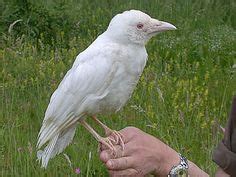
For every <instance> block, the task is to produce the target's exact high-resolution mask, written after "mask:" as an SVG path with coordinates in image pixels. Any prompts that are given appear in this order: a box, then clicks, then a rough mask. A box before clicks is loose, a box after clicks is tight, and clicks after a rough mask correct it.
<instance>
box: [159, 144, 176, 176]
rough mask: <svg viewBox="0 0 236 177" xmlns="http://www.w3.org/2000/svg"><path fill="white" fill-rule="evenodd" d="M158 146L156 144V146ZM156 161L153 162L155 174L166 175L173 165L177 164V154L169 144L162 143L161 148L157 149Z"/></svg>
mask: <svg viewBox="0 0 236 177" xmlns="http://www.w3.org/2000/svg"><path fill="white" fill-rule="evenodd" d="M157 147H158V146H157ZM158 151H159V153H157V154H156V155H157V156H158V157H157V159H158V162H157V163H156V164H155V165H156V168H155V174H156V175H159V176H167V175H168V174H169V172H170V171H171V169H172V167H173V166H174V165H177V164H179V162H180V158H179V154H178V153H177V152H176V151H175V150H174V149H172V148H170V147H169V146H167V145H166V144H164V143H163V146H162V148H160V149H158Z"/></svg>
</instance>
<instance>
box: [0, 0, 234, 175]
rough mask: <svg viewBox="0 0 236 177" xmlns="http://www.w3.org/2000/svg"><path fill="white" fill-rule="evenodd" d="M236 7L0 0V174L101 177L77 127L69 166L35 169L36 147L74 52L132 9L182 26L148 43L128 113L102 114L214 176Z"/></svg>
mask: <svg viewBox="0 0 236 177" xmlns="http://www.w3.org/2000/svg"><path fill="white" fill-rule="evenodd" d="M235 7H236V6H235V2H234V1H232V0H224V1H220V0H201V1H195V0H182V1H177V0H176V1H173V0H166V1H161V0H155V1H154V0H153V1H144V0H143V1H141V0H133V1H124V0H114V1H109V0H103V1H98V0H79V1H72V0H70V1H60V2H56V1H52V0H49V1H33V0H32V1H29V0H24V1H17V0H15V1H13V0H12V1H3V0H0V32H1V36H0V71H1V74H0V80H1V83H0V91H1V92H0V93H1V98H2V99H1V103H0V104H1V107H0V136H1V138H0V158H1V159H0V174H1V176H86V175H88V176H107V172H106V170H105V167H104V166H103V165H102V163H101V162H100V161H99V158H98V155H97V143H96V141H95V140H94V139H93V137H92V136H91V135H90V134H89V133H88V132H87V131H86V130H84V129H83V127H81V126H79V127H78V130H77V134H76V137H75V138H74V141H73V143H72V144H71V145H70V146H69V147H68V148H67V149H66V151H65V153H66V154H67V155H68V157H69V158H70V160H71V162H72V164H71V166H70V165H69V163H68V161H67V160H66V158H65V156H64V155H63V154H61V155H59V156H57V157H56V158H54V159H53V160H51V161H50V162H49V167H48V169H47V170H43V169H41V168H40V166H39V164H38V163H37V162H36V149H35V144H36V141H37V134H38V131H39V128H40V126H41V122H42V119H43V116H44V111H45V109H46V107H47V104H48V101H49V98H50V96H51V94H52V93H53V91H54V90H55V89H56V87H57V85H58V84H59V83H60V81H61V79H62V78H63V76H64V75H65V73H66V71H67V70H68V69H69V68H70V67H71V65H72V63H73V61H74V59H75V57H76V55H77V54H78V53H79V52H81V51H82V50H84V49H85V48H86V47H87V46H88V45H89V44H90V43H91V42H92V41H93V40H94V39H95V38H96V37H97V35H98V34H100V33H102V32H103V31H104V30H105V29H106V27H107V25H108V23H109V20H110V19H111V18H112V16H114V15H115V14H116V13H119V12H122V11H124V10H127V9H131V8H134V9H140V10H142V11H145V12H147V13H148V14H150V15H151V16H153V17H157V18H158V19H162V20H166V21H169V22H172V23H173V24H175V25H176V26H177V27H178V30H177V31H173V32H167V33H164V34H161V35H159V36H157V37H155V38H154V39H152V40H151V41H150V42H149V43H148V45H147V50H148V53H149V60H148V63H147V66H146V68H145V71H144V74H143V75H142V77H141V80H140V82H139V84H138V88H137V89H136V90H135V93H134V94H133V96H132V98H131V100H130V101H129V103H128V105H127V106H126V107H125V108H124V110H122V111H121V112H120V113H118V114H114V115H110V116H104V115H100V116H99V117H101V120H102V121H103V122H105V123H106V124H107V125H108V126H110V127H112V128H114V129H117V130H119V129H121V128H123V127H125V126H128V125H132V126H136V127H139V128H140V129H142V130H144V131H146V132H148V133H150V134H153V135H154V136H156V137H159V138H160V139H162V140H163V141H164V142H166V143H167V144H169V145H170V146H172V147H173V148H175V149H176V150H177V151H180V152H182V153H183V154H184V155H186V156H187V157H188V158H189V159H190V160H192V161H194V162H195V163H196V164H197V165H199V166H200V167H201V168H202V169H204V170H206V171H207V172H208V173H210V174H213V173H214V170H215V168H216V166H215V164H214V163H213V162H212V161H211V153H212V150H213V149H214V147H215V146H216V144H217V142H219V140H220V138H222V133H221V132H220V129H219V125H222V126H224V125H225V122H226V119H227V114H228V111H229V108H230V104H231V99H232V96H233V95H234V94H236V92H235V91H236V84H235V83H236V68H235V64H236V61H235V59H236V51H235V46H236V31H235V26H236V24H235V21H234V20H233V19H235V13H233V12H234V11H235ZM19 19H22V21H18V22H16V20H19ZM14 22H16V23H15V24H14ZM11 24H12V25H11ZM13 24H14V25H13ZM91 123H92V125H93V126H95V127H96V125H94V124H93V122H91ZM99 130H100V129H99ZM100 132H101V130H100ZM157 148H158V147H157ZM90 153H91V156H89V154H90ZM89 157H90V158H89ZM77 167H79V168H80V169H81V175H76V174H75V172H74V170H75V168H77Z"/></svg>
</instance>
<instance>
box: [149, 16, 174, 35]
mask: <svg viewBox="0 0 236 177" xmlns="http://www.w3.org/2000/svg"><path fill="white" fill-rule="evenodd" d="M176 29H177V28H176V27H175V26H174V25H172V24H170V23H168V22H164V21H159V20H156V19H152V28H151V31H150V33H159V32H163V31H168V30H176Z"/></svg>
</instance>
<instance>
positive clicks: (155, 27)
mask: <svg viewBox="0 0 236 177" xmlns="http://www.w3.org/2000/svg"><path fill="white" fill-rule="evenodd" d="M175 29H176V27H175V26H174V25H172V24H170V23H167V22H164V21H159V20H157V19H154V18H151V17H150V16H149V15H147V14H145V13H143V12H141V11H139V10H130V11H125V12H123V13H121V14H117V15H116V16H115V17H113V19H112V20H111V22H110V24H109V26H108V29H107V32H108V34H109V35H110V36H111V37H112V38H113V39H117V40H119V41H123V42H124V43H128V42H131V43H136V44H140V45H145V44H146V43H147V42H148V40H149V39H150V38H151V37H153V36H155V35H156V34H158V33H160V32H163V31H167V30H175Z"/></svg>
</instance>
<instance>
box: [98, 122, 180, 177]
mask: <svg viewBox="0 0 236 177" xmlns="http://www.w3.org/2000/svg"><path fill="white" fill-rule="evenodd" d="M120 133H121V134H122V135H123V140H124V143H125V146H124V150H122V148H121V146H119V145H116V146H115V150H116V153H115V155H114V153H111V151H110V150H109V149H107V147H105V146H102V147H101V153H100V159H101V160H102V161H103V162H104V163H105V165H106V167H107V168H108V170H109V174H110V176H139V177H141V176H145V175H147V174H150V173H153V174H154V175H159V176H167V175H168V173H169V171H170V170H171V168H172V166H173V165H174V164H178V163H179V156H178V154H177V152H176V151H175V150H173V149H171V148H170V147H169V146H167V145H166V144H164V143H163V142H161V141H160V140H159V139H157V138H155V137H153V136H151V135H149V134H147V133H145V132H143V131H141V130H139V129H138V128H135V127H127V128H124V129H122V130H120Z"/></svg>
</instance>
